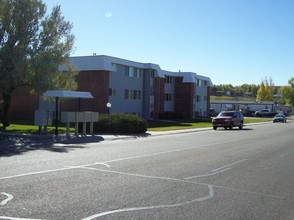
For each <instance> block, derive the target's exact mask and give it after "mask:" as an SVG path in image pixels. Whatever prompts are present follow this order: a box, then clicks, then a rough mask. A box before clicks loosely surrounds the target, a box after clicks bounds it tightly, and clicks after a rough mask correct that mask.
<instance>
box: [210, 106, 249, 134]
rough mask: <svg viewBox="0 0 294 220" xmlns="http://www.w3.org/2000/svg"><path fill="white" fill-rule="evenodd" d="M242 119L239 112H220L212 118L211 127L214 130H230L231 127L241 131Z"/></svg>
mask: <svg viewBox="0 0 294 220" xmlns="http://www.w3.org/2000/svg"><path fill="white" fill-rule="evenodd" d="M243 124H244V117H243V114H242V112H240V111H222V112H220V113H219V114H218V115H217V116H216V117H213V118H212V127H213V129H214V130H216V129H217V128H218V127H223V128H225V129H228V128H229V129H230V130H232V129H233V127H239V129H243Z"/></svg>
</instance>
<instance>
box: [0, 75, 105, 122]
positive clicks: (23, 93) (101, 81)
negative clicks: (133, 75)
mask: <svg viewBox="0 0 294 220" xmlns="http://www.w3.org/2000/svg"><path fill="white" fill-rule="evenodd" d="M76 80H77V83H78V89H77V90H78V91H85V92H90V93H91V94H92V95H93V97H94V98H93V99H80V102H79V99H63V100H62V102H61V104H60V109H61V111H78V110H79V106H80V110H81V111H97V112H99V113H107V107H106V103H107V101H108V92H109V72H108V71H81V72H80V73H79V74H78V75H77V78H76ZM0 100H1V97H0ZM79 103H80V104H79ZM38 108H39V97H38V96H37V95H32V94H30V88H29V87H28V86H22V87H19V88H17V89H15V91H14V92H13V93H12V98H11V104H10V108H9V118H10V119H18V120H19V119H29V120H33V119H34V113H35V110H36V109H38Z"/></svg>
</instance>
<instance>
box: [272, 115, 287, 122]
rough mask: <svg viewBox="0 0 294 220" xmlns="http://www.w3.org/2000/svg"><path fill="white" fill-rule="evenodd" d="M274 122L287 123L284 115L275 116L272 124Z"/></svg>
mask: <svg viewBox="0 0 294 220" xmlns="http://www.w3.org/2000/svg"><path fill="white" fill-rule="evenodd" d="M276 122H283V123H286V122H287V117H286V116H285V115H284V114H277V115H275V117H274V118H273V123H276Z"/></svg>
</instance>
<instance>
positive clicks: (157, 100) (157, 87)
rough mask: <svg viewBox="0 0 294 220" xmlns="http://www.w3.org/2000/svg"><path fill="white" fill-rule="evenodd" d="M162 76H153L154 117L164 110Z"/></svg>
mask: <svg viewBox="0 0 294 220" xmlns="http://www.w3.org/2000/svg"><path fill="white" fill-rule="evenodd" d="M164 83H165V79H164V78H159V77H156V78H154V119H158V116H159V113H163V112H164Z"/></svg>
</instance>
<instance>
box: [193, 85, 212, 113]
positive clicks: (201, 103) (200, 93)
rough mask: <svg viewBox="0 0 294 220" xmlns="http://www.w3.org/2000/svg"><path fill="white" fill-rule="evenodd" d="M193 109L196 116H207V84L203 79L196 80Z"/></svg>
mask: <svg viewBox="0 0 294 220" xmlns="http://www.w3.org/2000/svg"><path fill="white" fill-rule="evenodd" d="M194 111H195V113H196V116H207V115H208V112H209V86H208V85H207V83H206V81H205V80H197V86H196V88H195V102H194Z"/></svg>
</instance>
